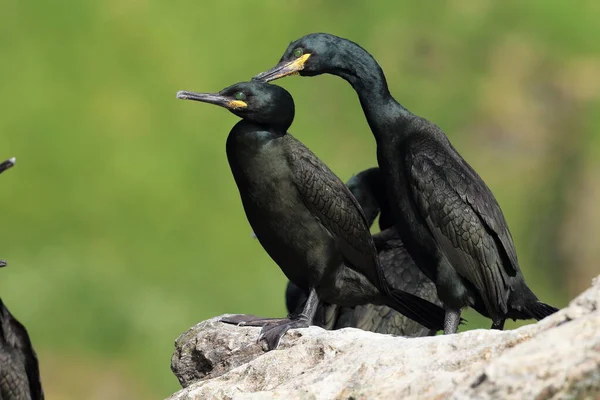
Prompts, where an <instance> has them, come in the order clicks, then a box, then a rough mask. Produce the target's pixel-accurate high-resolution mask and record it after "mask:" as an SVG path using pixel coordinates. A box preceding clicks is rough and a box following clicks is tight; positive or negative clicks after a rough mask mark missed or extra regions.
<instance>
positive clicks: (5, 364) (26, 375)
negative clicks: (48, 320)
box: [0, 158, 44, 400]
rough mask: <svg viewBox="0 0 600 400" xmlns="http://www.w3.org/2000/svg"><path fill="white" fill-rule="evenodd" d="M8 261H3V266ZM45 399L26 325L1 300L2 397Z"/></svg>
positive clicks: (6, 166) (0, 263) (1, 168)
mask: <svg viewBox="0 0 600 400" xmlns="http://www.w3.org/2000/svg"><path fill="white" fill-rule="evenodd" d="M13 165H15V159H14V158H11V159H10V160H7V161H4V162H2V163H0V173H2V172H4V171H6V170H7V169H9V168H10V167H12V166H13ZM5 266H6V262H5V261H4V260H0V267H5ZM43 398H44V392H43V390H42V384H41V381H40V370H39V366H38V360H37V356H36V354H35V351H34V350H33V346H32V345H31V341H30V339H29V335H28V334H27V330H26V329H25V327H24V326H23V325H22V324H21V323H20V322H19V321H17V320H16V319H15V317H13V315H12V314H11V313H10V311H8V308H6V306H5V305H4V302H3V301H2V299H0V399H2V400H41V399H43Z"/></svg>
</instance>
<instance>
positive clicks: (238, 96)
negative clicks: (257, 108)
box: [235, 92, 246, 100]
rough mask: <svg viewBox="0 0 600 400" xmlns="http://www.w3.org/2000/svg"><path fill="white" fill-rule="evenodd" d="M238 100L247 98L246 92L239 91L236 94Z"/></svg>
mask: <svg viewBox="0 0 600 400" xmlns="http://www.w3.org/2000/svg"><path fill="white" fill-rule="evenodd" d="M235 99H236V100H246V94H245V93H244V92H237V93H236V94H235Z"/></svg>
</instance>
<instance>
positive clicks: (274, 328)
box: [221, 314, 310, 351]
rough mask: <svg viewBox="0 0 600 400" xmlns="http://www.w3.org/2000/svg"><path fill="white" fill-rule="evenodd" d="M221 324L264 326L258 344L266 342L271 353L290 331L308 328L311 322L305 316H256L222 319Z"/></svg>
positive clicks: (242, 315)
mask: <svg viewBox="0 0 600 400" xmlns="http://www.w3.org/2000/svg"><path fill="white" fill-rule="evenodd" d="M221 322H224V323H226V324H234V325H237V326H262V327H263V328H262V329H261V331H260V335H259V336H258V340H257V341H258V342H260V341H261V340H264V341H265V343H266V344H267V348H268V350H269V351H271V350H275V349H276V348H277V347H278V346H279V342H280V341H281V338H282V337H283V335H285V333H286V332H287V331H289V330H290V329H296V328H308V327H309V326H310V320H309V318H308V317H306V316H305V315H303V314H300V315H290V316H289V317H288V318H260V317H257V316H256V315H246V314H240V315H233V316H231V317H223V318H221Z"/></svg>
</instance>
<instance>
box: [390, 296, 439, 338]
mask: <svg viewBox="0 0 600 400" xmlns="http://www.w3.org/2000/svg"><path fill="white" fill-rule="evenodd" d="M386 305H387V306H388V307H391V308H393V309H394V310H396V311H398V312H399V313H401V314H402V315H404V316H406V317H408V318H410V319H412V320H413V321H416V322H418V323H419V324H421V325H423V326H424V327H426V328H428V329H431V330H435V331H436V332H437V331H440V330H443V329H444V319H445V316H446V312H445V311H444V309H443V308H442V307H440V306H438V305H436V304H433V303H431V302H429V301H427V300H424V299H422V298H420V297H419V296H415V295H414V294H410V293H407V292H404V291H402V290H396V289H391V290H390V293H389V296H388V299H387V304H386Z"/></svg>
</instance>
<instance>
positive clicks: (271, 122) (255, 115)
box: [177, 81, 294, 132]
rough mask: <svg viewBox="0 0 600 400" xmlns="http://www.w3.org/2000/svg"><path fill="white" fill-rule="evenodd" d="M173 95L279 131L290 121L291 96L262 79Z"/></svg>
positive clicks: (291, 113)
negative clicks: (212, 105) (209, 90)
mask: <svg viewBox="0 0 600 400" xmlns="http://www.w3.org/2000/svg"><path fill="white" fill-rule="evenodd" d="M177 98H178V99H183V100H196V101H201V102H204V103H210V104H215V105H218V106H221V107H224V108H226V109H228V110H229V111H231V112H232V113H234V114H235V115H237V116H238V117H240V118H243V119H245V120H249V121H252V122H256V123H259V124H262V125H267V126H270V127H273V128H276V129H279V130H282V131H283V132H285V131H287V129H288V128H289V127H290V125H291V124H292V122H293V121H294V99H293V98H292V95H291V94H289V93H288V91H287V90H285V89H283V88H282V87H279V86H275V85H270V84H268V83H265V82H260V81H251V82H240V83H236V84H235V85H231V86H229V87H226V88H225V89H223V90H221V91H220V92H218V93H196V92H187V91H179V92H177Z"/></svg>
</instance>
